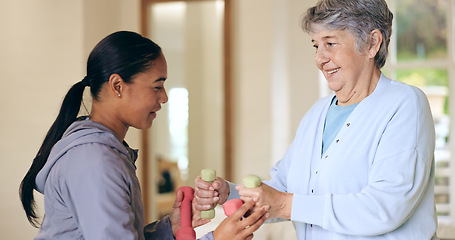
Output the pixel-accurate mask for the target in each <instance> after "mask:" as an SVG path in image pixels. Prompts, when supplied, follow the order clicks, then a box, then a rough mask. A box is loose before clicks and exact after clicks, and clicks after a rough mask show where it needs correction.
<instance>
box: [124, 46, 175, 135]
mask: <svg viewBox="0 0 455 240" xmlns="http://www.w3.org/2000/svg"><path fill="white" fill-rule="evenodd" d="M166 79H167V63H166V59H165V58H164V56H163V54H161V56H160V57H158V58H157V59H155V60H154V61H153V64H152V66H151V68H150V70H148V71H146V72H143V73H139V74H137V75H136V76H134V77H133V78H132V79H131V83H130V84H126V87H125V91H124V92H123V93H122V95H123V96H122V98H125V99H124V100H125V103H126V104H125V105H124V106H123V108H122V110H123V114H122V115H123V120H124V122H125V125H127V126H132V127H135V128H137V129H148V128H150V127H151V126H152V122H153V120H154V119H155V118H156V114H157V112H158V111H159V110H160V109H161V104H163V103H166V102H167V100H168V97H167V94H166V90H165V89H164V81H165V80H166Z"/></svg>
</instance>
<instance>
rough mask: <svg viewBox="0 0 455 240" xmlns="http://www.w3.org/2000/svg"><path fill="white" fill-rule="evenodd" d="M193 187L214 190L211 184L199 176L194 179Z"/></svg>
mask: <svg viewBox="0 0 455 240" xmlns="http://www.w3.org/2000/svg"><path fill="white" fill-rule="evenodd" d="M194 186H195V187H198V188H200V189H204V190H210V191H213V190H214V188H213V187H212V184H210V183H209V182H206V181H204V180H202V178H201V176H198V177H197V178H196V180H195V181H194Z"/></svg>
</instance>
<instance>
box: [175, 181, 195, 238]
mask: <svg viewBox="0 0 455 240" xmlns="http://www.w3.org/2000/svg"><path fill="white" fill-rule="evenodd" d="M179 190H180V191H182V193H183V200H182V204H181V205H180V228H179V229H178V230H177V232H176V233H175V238H176V240H195V239H196V232H195V231H194V229H193V224H192V219H193V215H192V214H191V209H192V206H191V202H192V201H193V198H194V190H193V188H192V187H188V186H183V187H180V188H179V189H178V190H177V192H178V191H179Z"/></svg>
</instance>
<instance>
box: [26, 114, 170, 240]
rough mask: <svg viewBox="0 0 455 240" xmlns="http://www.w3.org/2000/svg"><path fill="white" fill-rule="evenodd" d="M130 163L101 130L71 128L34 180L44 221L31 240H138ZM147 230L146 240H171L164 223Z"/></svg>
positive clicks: (130, 155)
mask: <svg viewBox="0 0 455 240" xmlns="http://www.w3.org/2000/svg"><path fill="white" fill-rule="evenodd" d="M136 159H137V150H133V149H131V148H129V147H128V145H127V144H126V143H125V144H122V143H121V142H120V141H119V140H118V138H117V137H116V136H115V134H114V132H112V131H111V130H110V129H108V128H107V127H105V126H103V125H101V124H98V123H96V122H93V121H90V120H82V121H76V122H75V123H73V124H72V125H71V126H70V127H69V128H68V129H67V130H66V132H65V133H64V135H63V137H62V139H61V140H60V141H58V142H57V143H56V144H55V146H54V147H53V149H52V151H51V153H50V156H49V158H48V160H47V163H46V164H45V166H44V167H43V169H42V170H41V171H40V172H39V173H38V175H37V177H36V187H37V190H38V191H39V192H40V193H42V194H44V206H45V218H44V220H43V224H42V226H41V228H40V230H39V233H38V235H37V236H36V238H35V239H96V240H99V239H144V220H143V219H144V216H143V215H144V213H143V204H142V199H141V190H140V186H139V181H138V179H137V177H136V167H135V165H134V162H135V160H136ZM147 229H148V231H149V232H148V233H147V235H148V236H150V239H152V238H153V239H174V238H173V236H172V230H171V227H170V223H169V219H168V218H165V219H163V220H161V221H159V222H156V223H154V224H152V225H149V226H147ZM147 238H149V237H147Z"/></svg>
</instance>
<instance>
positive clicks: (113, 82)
mask: <svg viewBox="0 0 455 240" xmlns="http://www.w3.org/2000/svg"><path fill="white" fill-rule="evenodd" d="M123 84H124V82H123V79H122V77H120V75H118V74H117V73H114V74H111V76H110V77H109V90H110V92H111V93H112V94H114V95H116V96H117V97H121V96H122V90H123V89H122V85H123Z"/></svg>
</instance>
